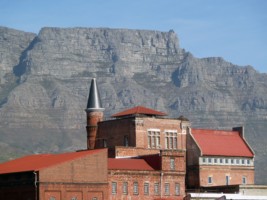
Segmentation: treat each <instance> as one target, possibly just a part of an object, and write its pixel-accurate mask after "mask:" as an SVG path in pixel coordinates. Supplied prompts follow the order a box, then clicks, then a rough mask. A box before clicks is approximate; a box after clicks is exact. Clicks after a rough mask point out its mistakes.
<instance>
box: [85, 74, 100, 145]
mask: <svg viewBox="0 0 267 200" xmlns="http://www.w3.org/2000/svg"><path fill="white" fill-rule="evenodd" d="M103 111H104V108H102V104H101V99H100V95H99V92H98V88H97V84H96V79H95V78H93V79H92V81H91V87H90V90H89V97H88V101H87V107H86V109H85V112H86V114H87V126H86V131H87V149H94V148H95V142H96V135H97V127H98V122H100V121H102V120H103Z"/></svg>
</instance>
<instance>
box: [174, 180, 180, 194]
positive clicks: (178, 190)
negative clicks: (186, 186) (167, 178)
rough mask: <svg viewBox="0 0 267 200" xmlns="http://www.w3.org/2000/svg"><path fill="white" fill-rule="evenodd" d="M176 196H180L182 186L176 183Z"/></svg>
mask: <svg viewBox="0 0 267 200" xmlns="http://www.w3.org/2000/svg"><path fill="white" fill-rule="evenodd" d="M174 190H175V196H180V193H181V186H180V183H175V188H174Z"/></svg>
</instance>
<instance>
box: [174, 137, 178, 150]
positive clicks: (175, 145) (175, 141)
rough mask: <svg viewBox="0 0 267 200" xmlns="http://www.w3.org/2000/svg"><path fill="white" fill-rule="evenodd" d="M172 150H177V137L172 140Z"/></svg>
mask: <svg viewBox="0 0 267 200" xmlns="http://www.w3.org/2000/svg"><path fill="white" fill-rule="evenodd" d="M173 148H174V149H177V137H174V138H173Z"/></svg>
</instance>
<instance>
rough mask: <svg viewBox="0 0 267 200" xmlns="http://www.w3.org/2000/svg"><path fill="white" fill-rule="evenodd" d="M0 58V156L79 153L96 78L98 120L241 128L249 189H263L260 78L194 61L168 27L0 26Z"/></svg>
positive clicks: (266, 100)
mask: <svg viewBox="0 0 267 200" xmlns="http://www.w3.org/2000/svg"><path fill="white" fill-rule="evenodd" d="M12 52H15V54H14V53H13V54H12ZM0 53H1V56H0V67H1V68H0V149H5V150H6V153H5V152H4V151H1V152H2V153H1V157H2V160H6V159H10V158H12V157H16V156H19V155H24V154H29V153H42V152H61V151H69V150H75V149H80V148H85V145H86V142H85V140H86V131H85V120H86V115H85V112H84V109H85V107H86V102H87V96H88V91H89V84H90V80H91V78H97V81H98V86H99V90H100V95H101V98H102V103H103V106H104V107H105V108H106V110H105V116H106V117H109V116H111V115H112V114H114V113H116V112H118V111H121V110H123V109H126V108H130V107H134V106H136V105H144V106H146V107H150V108H153V109H156V110H159V111H162V112H166V113H169V116H170V117H179V116H180V115H183V116H186V117H187V118H189V119H190V121H191V123H192V127H197V128H219V129H231V128H232V127H234V126H242V125H244V126H245V130H246V134H245V135H246V138H247V140H248V141H249V144H250V145H251V146H252V147H253V149H254V150H255V151H256V171H257V172H256V180H257V183H267V179H266V178H264V177H263V175H264V174H265V173H267V169H263V168H262V167H260V166H262V165H264V164H267V160H266V159H265V158H264V156H265V155H266V153H267V150H266V149H265V148H264V146H265V145H266V144H267V139H266V133H265V130H266V128H267V123H266V122H267V89H266V88H267V74H264V73H259V72H257V71H256V70H255V69H253V67H251V66H244V67H241V66H238V65H234V64H232V63H230V62H227V61H225V60H224V59H223V58H221V57H209V58H195V57H194V56H193V55H192V54H191V53H190V52H187V51H186V50H184V49H182V48H180V45H179V39H178V37H177V35H176V33H175V32H174V31H172V30H170V31H169V32H160V31H153V30H152V31H150V30H134V29H133V30H129V29H110V28H48V27H46V28H42V29H41V30H40V32H39V33H38V34H37V35H36V34H32V33H26V32H23V31H17V30H14V29H9V28H5V27H0Z"/></svg>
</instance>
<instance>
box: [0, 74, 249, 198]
mask: <svg viewBox="0 0 267 200" xmlns="http://www.w3.org/2000/svg"><path fill="white" fill-rule="evenodd" d="M85 111H86V116H87V126H86V131H87V150H83V151H79V152H72V153H64V154H57V155H51V154H41V155H32V156H27V157H24V158H20V159H16V160H14V161H10V162H6V163H3V164H0V199H14V200H17V199H25V200H33V199H34V200H37V199H39V200H104V199H111V200H113V199H114V200H115V199H122V200H124V199H125V200H126V199H127V200H128V199H131V200H137V199H144V200H149V199H166V200H167V199H169V200H172V199H173V200H174V199H176V200H177V199H183V198H184V197H185V195H186V188H187V189H191V188H201V187H214V186H222V185H233V184H235V185H236V184H254V153H253V151H252V149H251V148H250V147H249V145H248V143H247V142H246V140H245V139H244V136H243V135H244V134H243V129H242V128H235V129H233V130H232V131H218V130H201V129H192V128H191V127H190V126H191V125H190V122H189V120H188V119H186V118H184V117H182V116H181V117H179V118H167V117H166V114H165V113H162V112H159V111H156V110H152V109H149V108H146V107H142V106H137V107H133V108H130V109H128V110H125V111H122V112H119V113H116V114H114V115H113V116H112V118H111V119H109V120H103V116H104V113H103V111H104V108H103V107H102V105H101V99H100V96H99V92H98V88H97V85H96V80H95V79H93V80H92V82H91V87H90V92H89V98H88V102H87V108H86V109H85Z"/></svg>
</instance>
